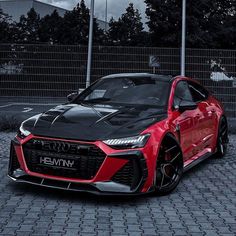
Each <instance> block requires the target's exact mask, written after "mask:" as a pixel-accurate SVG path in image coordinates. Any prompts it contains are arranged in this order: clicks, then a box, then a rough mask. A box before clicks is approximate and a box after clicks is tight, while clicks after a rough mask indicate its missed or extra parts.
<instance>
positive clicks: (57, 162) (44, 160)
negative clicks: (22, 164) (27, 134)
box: [39, 157, 75, 168]
mask: <svg viewBox="0 0 236 236" xmlns="http://www.w3.org/2000/svg"><path fill="white" fill-rule="evenodd" d="M39 161H40V164H43V165H48V166H60V167H68V168H72V167H73V166H74V164H75V161H73V160H64V159H56V158H52V157H40V159H39Z"/></svg>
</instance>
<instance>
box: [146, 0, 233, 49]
mask: <svg viewBox="0 0 236 236" xmlns="http://www.w3.org/2000/svg"><path fill="white" fill-rule="evenodd" d="M145 2H146V3H147V10H146V14H147V17H148V19H149V21H148V26H149V29H150V33H151V39H152V45H153V46H165V47H179V46H180V41H181V22H182V16H181V13H182V1H179V0H165V1H162V0H155V1H154V0H145ZM233 2H234V0H215V1H211V0H199V1H194V0H189V1H187V47H200V48H207V47H208V48H225V46H226V45H224V44H223V43H222V40H221V39H220V38H221V37H222V35H221V32H223V31H222V30H223V29H224V28H225V25H226V24H227V23H226V22H227V18H228V17H229V14H230V12H231V9H232V3H233ZM234 22H235V21H234ZM224 33H226V35H227V32H224Z"/></svg>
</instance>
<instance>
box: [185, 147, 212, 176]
mask: <svg viewBox="0 0 236 236" xmlns="http://www.w3.org/2000/svg"><path fill="white" fill-rule="evenodd" d="M211 155H213V153H211V152H208V153H206V154H204V155H203V156H201V157H199V158H198V159H196V160H195V161H193V162H191V163H190V164H189V165H187V166H185V167H184V172H187V171H188V170H190V169H191V168H193V167H194V166H196V165H198V164H199V163H201V162H202V161H205V160H206V159H207V158H209V157H210V156H211Z"/></svg>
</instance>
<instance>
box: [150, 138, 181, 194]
mask: <svg viewBox="0 0 236 236" xmlns="http://www.w3.org/2000/svg"><path fill="white" fill-rule="evenodd" d="M182 175H183V158H182V152H181V150H180V147H179V145H178V144H177V142H176V141H175V140H174V138H166V139H165V140H164V141H163V143H162V145H161V148H160V151H159V155H158V158H157V165H156V186H155V188H156V192H157V193H158V194H160V195H165V194H168V193H170V192H172V191H173V190H174V189H175V188H176V187H177V185H178V184H179V181H180V179H181V177H182Z"/></svg>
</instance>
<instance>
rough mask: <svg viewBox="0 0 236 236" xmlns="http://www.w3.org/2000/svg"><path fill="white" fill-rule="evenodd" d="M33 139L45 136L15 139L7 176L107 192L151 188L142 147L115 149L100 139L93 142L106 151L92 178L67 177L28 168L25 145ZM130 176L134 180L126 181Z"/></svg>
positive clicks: (146, 189) (41, 184)
mask: <svg viewBox="0 0 236 236" xmlns="http://www.w3.org/2000/svg"><path fill="white" fill-rule="evenodd" d="M34 138H38V139H42V137H33V136H31V137H28V138H27V139H26V140H21V139H18V138H15V139H14V140H13V141H12V144H11V154H10V161H9V170H8V176H9V177H10V178H11V179H12V180H13V181H15V182H21V183H29V184H33V185H38V186H43V187H49V188H55V189H63V190H71V191H79V192H90V193H93V194H105V195H109V194H115V195H120V194H121V195H133V194H141V193H145V192H150V191H151V190H152V189H151V188H150V187H148V185H147V179H148V167H147V163H146V159H145V157H144V155H143V153H142V151H141V150H127V151H117V150H116V151H114V150H113V149H110V148H109V147H108V146H106V145H104V144H101V143H100V142H96V143H93V144H94V145H96V146H97V147H99V148H100V149H101V150H102V151H103V152H104V153H106V157H105V158H104V161H103V163H102V165H101V166H100V168H99V169H98V171H97V173H96V175H95V176H94V177H93V178H92V179H78V178H72V177H71V178H68V177H64V176H56V175H49V174H48V173H37V172H33V171H32V170H30V169H29V165H27V161H26V158H25V155H24V145H25V144H26V143H27V142H29V141H30V140H32V139H34ZM43 139H46V138H43ZM73 142H75V141H73ZM103 145H104V146H103ZM129 163H130V164H129ZM131 165H132V168H133V169H132V170H133V172H132V177H131V178H130V176H129V175H130V173H128V171H129V168H130V166H131ZM127 178H129V180H130V179H131V180H132V181H128V183H127Z"/></svg>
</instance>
